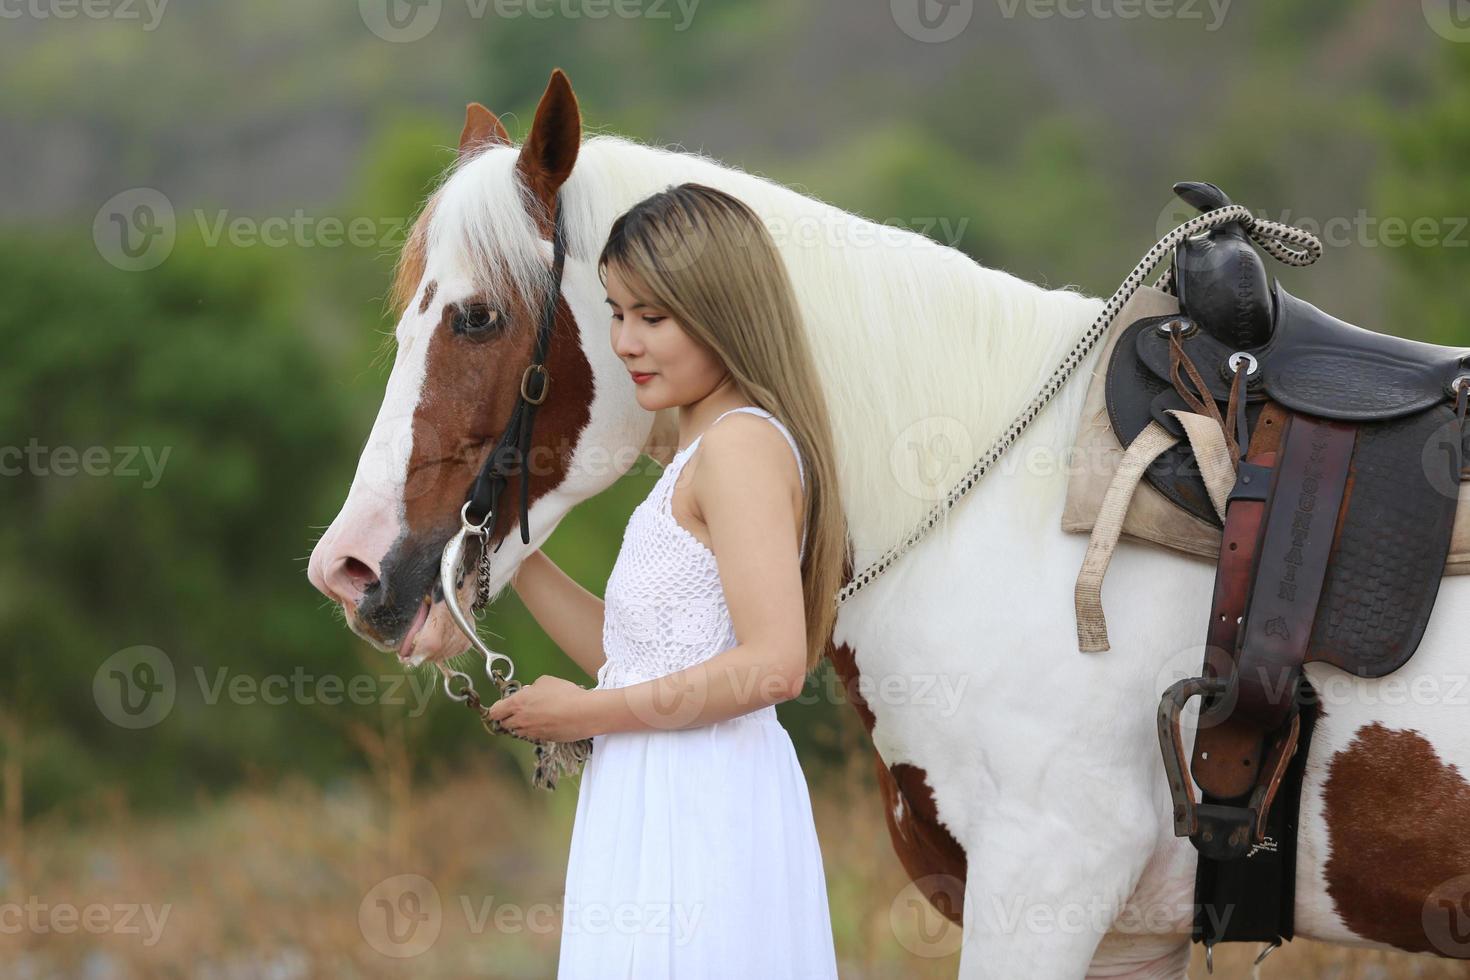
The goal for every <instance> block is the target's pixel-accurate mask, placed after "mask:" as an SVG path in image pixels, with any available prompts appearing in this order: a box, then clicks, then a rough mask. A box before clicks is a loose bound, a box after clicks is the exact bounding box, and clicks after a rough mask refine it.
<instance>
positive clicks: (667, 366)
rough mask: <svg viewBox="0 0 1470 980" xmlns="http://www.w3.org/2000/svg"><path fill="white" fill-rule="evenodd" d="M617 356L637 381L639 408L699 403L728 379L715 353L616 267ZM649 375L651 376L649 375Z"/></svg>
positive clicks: (611, 301)
mask: <svg viewBox="0 0 1470 980" xmlns="http://www.w3.org/2000/svg"><path fill="white" fill-rule="evenodd" d="M607 302H608V306H609V307H610V308H611V313H612V326H611V335H612V348H613V353H615V354H617V355H618V358H619V359H620V360H621V361H622V362H623V366H624V367H626V368H627V369H628V372H629V373H630V374H632V375H634V377H633V382H634V385H633V387H634V390H635V391H636V392H637V395H638V404H639V405H641V406H642V407H643V408H645V409H647V410H648V411H650V412H654V411H658V410H659V409H661V408H669V407H682V406H684V405H689V404H692V403H694V402H697V401H699V400H700V399H701V398H704V397H705V396H706V395H708V394H709V393H710V392H711V391H713V390H714V389H715V386H716V385H718V384H719V383H720V381H721V379H723V378H724V376H725V373H726V372H725V366H724V364H723V363H722V362H721V361H720V359H719V357H718V356H717V355H715V354H714V353H713V352H711V351H709V350H707V349H706V348H705V347H703V346H701V345H700V344H699V343H697V342H696V341H695V340H694V338H693V337H691V336H689V334H687V333H685V332H684V328H683V326H681V325H680V323H679V321H678V320H675V319H674V318H673V316H671V315H670V314H669V313H668V312H667V311H665V310H663V309H660V308H658V307H655V306H651V305H648V303H647V302H646V301H645V300H644V299H643V298H642V297H641V296H638V295H636V294H635V293H633V292H632V291H631V289H630V287H629V285H628V283H627V281H626V280H624V279H623V278H622V277H621V276H620V275H618V270H617V269H616V267H614V266H613V265H611V264H609V265H608V267H607ZM644 375H647V377H645V376H644Z"/></svg>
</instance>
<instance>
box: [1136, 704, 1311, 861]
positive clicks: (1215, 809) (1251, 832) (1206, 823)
mask: <svg viewBox="0 0 1470 980" xmlns="http://www.w3.org/2000/svg"><path fill="white" fill-rule="evenodd" d="M1229 689H1230V685H1229V683H1228V681H1226V680H1225V679H1224V678H1222V677H1189V678H1186V679H1184V680H1182V681H1179V682H1178V683H1176V684H1174V685H1173V686H1171V687H1170V688H1169V689H1168V690H1167V691H1165V692H1164V696H1163V698H1161V699H1160V701H1159V715H1158V721H1159V748H1160V749H1161V750H1162V751H1163V754H1164V773H1165V775H1167V776H1168V779H1169V795H1170V797H1171V798H1172V800H1173V804H1174V836H1175V837H1188V838H1189V840H1190V842H1191V843H1192V844H1194V846H1195V849H1196V850H1198V851H1199V853H1200V854H1201V856H1203V857H1207V858H1210V859H1212V860H1215V861H1229V860H1233V859H1235V858H1241V857H1247V856H1248V855H1250V854H1252V853H1254V851H1255V850H1256V849H1257V848H1267V849H1269V848H1270V847H1271V846H1272V845H1269V844H1267V843H1266V817H1267V815H1268V814H1269V812H1270V809H1271V803H1272V802H1273V801H1274V800H1275V797H1276V788H1277V786H1279V785H1280V784H1281V779H1282V777H1283V776H1284V775H1285V774H1286V767H1287V765H1288V764H1289V763H1290V762H1291V758H1292V756H1294V755H1295V754H1296V747H1297V739H1298V737H1299V736H1300V734H1301V712H1300V710H1294V711H1293V712H1292V715H1291V720H1290V722H1288V723H1287V725H1286V726H1285V731H1284V733H1283V734H1281V735H1279V736H1278V737H1277V738H1276V739H1275V741H1273V743H1272V745H1271V748H1270V750H1269V752H1268V758H1269V759H1271V760H1272V764H1271V765H1269V766H1263V767H1262V770H1263V772H1265V773H1269V775H1265V776H1264V778H1261V779H1258V780H1257V782H1256V785H1255V788H1254V789H1253V790H1252V791H1251V795H1250V800H1249V801H1248V802H1247V803H1246V804H1245V805H1244V806H1240V805H1227V804H1222V803H1200V802H1199V799H1198V798H1197V797H1196V796H1195V792H1194V779H1193V778H1192V777H1191V776H1190V774H1189V761H1188V759H1187V758H1186V756H1185V753H1184V734H1183V731H1182V729H1181V726H1180V722H1179V716H1180V714H1181V713H1182V712H1183V710H1184V706H1185V705H1186V704H1188V703H1189V701H1190V699H1192V698H1194V697H1197V696H1201V695H1204V696H1210V697H1221V696H1223V695H1225V694H1227V693H1228V692H1229Z"/></svg>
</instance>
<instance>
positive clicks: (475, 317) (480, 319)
mask: <svg viewBox="0 0 1470 980" xmlns="http://www.w3.org/2000/svg"><path fill="white" fill-rule="evenodd" d="M499 327H500V311H499V310H496V309H493V308H491V307H489V306H487V305H485V304H484V303H472V304H470V305H469V306H467V307H465V308H464V309H461V310H456V311H455V314H454V323H453V330H454V332H455V333H457V334H461V335H464V336H477V335H481V334H485V333H488V332H490V331H492V330H496V329H498V328H499Z"/></svg>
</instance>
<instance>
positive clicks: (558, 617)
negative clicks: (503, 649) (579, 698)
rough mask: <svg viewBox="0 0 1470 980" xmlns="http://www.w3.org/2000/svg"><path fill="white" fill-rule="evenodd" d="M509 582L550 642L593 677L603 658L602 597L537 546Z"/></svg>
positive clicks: (604, 658) (604, 657)
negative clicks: (584, 585)
mask: <svg viewBox="0 0 1470 980" xmlns="http://www.w3.org/2000/svg"><path fill="white" fill-rule="evenodd" d="M510 584H511V587H512V588H513V589H515V590H516V595H518V596H520V597H521V602H523V603H525V606H526V608H527V609H529V610H531V615H532V616H535V617H536V622H538V623H540V624H541V628H542V629H543V630H545V631H546V635H547V636H549V637H551V639H552V642H554V643H555V644H556V645H557V646H559V647H561V648H562V650H563V651H564V652H565V653H566V655H567V656H568V657H571V658H572V659H573V660H574V661H576V663H577V666H578V667H581V668H582V669H583V670H585V671H586V672H587V673H588V675H590V676H592V677H596V676H597V671H598V669H599V668H600V667H601V666H602V664H603V661H604V660H606V659H607V658H606V656H605V655H604V654H603V652H602V618H603V603H602V600H601V599H600V598H598V597H597V596H595V595H593V594H592V593H591V592H588V591H587V590H586V589H584V588H582V587H581V586H580V585H578V584H577V583H576V582H575V581H574V580H573V579H572V577H571V576H570V575H568V574H567V573H566V572H564V571H562V570H561V569H560V568H558V567H557V566H556V562H554V561H552V560H551V559H550V558H548V557H547V556H546V555H545V554H544V553H543V552H542V551H541V550H540V549H539V548H538V549H537V550H535V551H533V552H531V554H530V555H528V556H527V557H526V560H525V561H523V562H521V566H520V568H519V569H517V570H516V573H515V576H514V577H513V578H511V580H510Z"/></svg>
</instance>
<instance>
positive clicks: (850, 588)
mask: <svg viewBox="0 0 1470 980" xmlns="http://www.w3.org/2000/svg"><path fill="white" fill-rule="evenodd" d="M1236 221H1238V222H1239V223H1240V224H1241V226H1242V227H1243V228H1244V229H1245V232H1246V234H1247V235H1249V236H1250V238H1251V240H1252V241H1254V242H1256V243H1257V244H1258V245H1260V246H1261V248H1262V249H1264V250H1265V251H1266V252H1267V253H1268V254H1269V255H1271V256H1272V257H1273V258H1275V259H1277V260H1278V261H1280V262H1283V263H1285V264H1286V265H1291V266H1307V265H1311V264H1312V263H1313V262H1316V261H1317V260H1318V259H1319V258H1321V257H1322V243H1321V242H1320V241H1319V240H1318V239H1317V237H1316V236H1315V235H1312V234H1311V233H1309V232H1305V231H1302V230H1301V229H1300V228H1294V227H1292V226H1291V225H1286V224H1282V223H1281V222H1279V221H1270V220H1267V219H1265V218H1257V217H1255V216H1254V215H1252V214H1251V213H1250V210H1249V209H1248V208H1246V207H1245V206H1244V205H1241V204H1229V205H1226V206H1225V207H1222V208H1217V209H1216V210H1214V211H1207V212H1205V213H1204V214H1200V215H1196V216H1195V217H1193V218H1190V219H1189V220H1188V221H1186V222H1184V223H1183V224H1182V225H1180V226H1179V227H1177V228H1175V229H1174V230H1173V231H1171V232H1169V233H1168V234H1167V235H1165V236H1164V237H1163V238H1160V239H1159V240H1158V241H1157V242H1155V243H1154V246H1153V247H1152V248H1150V249H1149V250H1148V251H1147V252H1146V253H1144V256H1143V258H1142V259H1140V260H1139V262H1138V264H1137V265H1136V266H1134V267H1133V271H1132V272H1130V273H1128V278H1126V279H1124V280H1123V284H1122V285H1121V286H1119V287H1118V289H1117V291H1116V292H1115V293H1113V295H1112V296H1111V297H1110V298H1109V299H1108V301H1107V303H1105V304H1104V305H1103V308H1102V312H1101V313H1099V314H1098V316H1097V319H1096V320H1094V321H1093V322H1092V326H1090V327H1088V328H1087V332H1086V333H1084V334H1083V335H1082V336H1081V337H1080V338H1079V339H1078V341H1077V343H1076V344H1075V345H1074V346H1073V347H1072V349H1071V350H1070V351H1068V352H1067V355H1066V356H1065V357H1064V358H1062V362H1061V363H1060V364H1059V365H1057V368H1056V370H1055V371H1053V372H1052V374H1051V376H1050V377H1049V378H1048V379H1047V380H1046V383H1045V384H1043V385H1042V386H1041V390H1040V391H1039V392H1037V394H1036V397H1034V398H1032V399H1031V401H1030V402H1029V403H1027V405H1026V407H1025V408H1024V409H1022V411H1021V414H1020V415H1019V416H1018V417H1017V418H1016V420H1015V421H1014V422H1012V423H1011V424H1010V426H1008V427H1007V428H1006V430H1005V431H1004V432H1002V433H1001V435H1000V437H999V438H998V439H996V440H995V442H994V443H993V444H992V445H991V447H990V448H989V449H988V450H986V452H985V454H984V455H983V456H981V457H980V458H979V459H978V460H976V462H975V465H973V466H971V467H970V469H969V471H968V472H967V473H966V474H965V475H964V476H963V477H962V478H961V479H960V481H959V483H957V484H956V485H955V487H954V488H953V489H952V490H950V491H949V493H948V494H946V495H945V497H944V499H943V500H941V501H940V502H939V503H938V504H936V505H935V506H934V508H933V509H932V510H930V512H929V513H928V514H927V515H926V516H925V517H924V519H923V520H921V521H920V522H919V524H918V526H917V527H915V528H914V530H913V531H911V532H909V534H908V536H907V537H905V538H904V539H903V541H901V542H900V543H899V544H898V545H896V546H894V547H893V548H891V549H889V550H888V551H887V552H885V553H884V554H883V556H882V557H880V558H878V559H877V560H876V561H874V562H872V563H871V564H869V565H867V566H866V567H865V568H863V570H862V571H861V572H859V573H858V574H856V575H854V576H853V578H852V580H851V581H850V582H848V584H847V585H845V586H843V587H842V588H841V589H839V590H838V592H837V595H836V598H835V604H836V605H838V606H841V605H842V604H843V603H844V602H846V601H847V600H849V599H851V598H852V597H853V596H855V595H857V594H858V592H860V591H861V590H862V589H863V588H865V587H866V586H867V585H869V584H870V583H871V582H872V581H873V580H874V579H876V578H877V577H878V576H879V575H882V574H883V573H884V572H885V571H887V570H888V567H889V566H890V565H892V564H893V563H894V562H896V561H898V560H899V559H900V558H902V557H903V556H904V555H905V554H907V553H908V552H909V551H910V550H911V549H912V548H913V547H914V546H915V545H916V544H918V543H919V541H920V540H922V539H923V537H924V536H925V535H926V534H928V533H929V531H931V530H932V529H933V528H934V526H935V525H936V524H938V523H939V521H940V519H941V518H942V517H943V516H944V514H945V512H946V511H948V510H950V509H952V508H953V507H954V505H955V504H957V503H959V501H960V499H961V498H962V497H964V496H965V494H967V493H969V492H970V491H971V490H972V489H974V487H975V484H977V483H979V482H980V480H981V478H982V477H984V476H985V475H986V474H987V473H988V472H989V471H990V468H991V467H992V466H994V465H995V464H996V462H997V461H998V460H999V459H1000V458H1001V457H1002V456H1003V455H1005V453H1006V450H1008V449H1010V448H1011V446H1012V445H1014V444H1015V442H1016V440H1017V439H1019V438H1020V436H1021V433H1023V432H1025V431H1026V428H1027V427H1028V426H1029V425H1030V424H1031V423H1032V422H1033V421H1034V420H1035V419H1036V417H1037V416H1038V415H1040V414H1041V410H1042V409H1043V408H1045V407H1046V405H1047V403H1048V402H1050V401H1051V400H1052V398H1053V397H1054V396H1055V395H1056V393H1057V392H1058V391H1060V390H1061V389H1062V387H1063V386H1064V385H1065V384H1066V383H1067V382H1068V381H1069V380H1070V379H1071V377H1072V375H1073V374H1074V373H1076V371H1077V368H1078V367H1080V366H1081V364H1082V361H1083V360H1085V359H1086V357H1087V355H1088V354H1089V353H1091V351H1092V349H1093V347H1095V346H1096V345H1097V342H1098V341H1099V340H1101V339H1102V337H1103V335H1104V334H1105V333H1107V329H1108V327H1109V326H1111V325H1112V323H1113V320H1114V319H1115V318H1116V317H1117V315H1118V314H1119V312H1121V311H1122V309H1123V306H1124V305H1125V304H1126V303H1127V302H1128V301H1129V300H1130V299H1132V298H1133V294H1134V293H1136V292H1138V288H1139V286H1141V285H1142V284H1143V281H1144V280H1145V279H1146V278H1148V274H1149V273H1150V272H1152V271H1153V270H1154V269H1155V268H1156V267H1157V266H1158V264H1159V263H1160V262H1162V261H1163V260H1164V257H1165V256H1167V255H1168V254H1170V253H1171V252H1172V251H1173V250H1174V247H1175V246H1176V245H1178V244H1179V243H1180V242H1182V241H1184V240H1185V239H1186V238H1190V237H1193V236H1195V235H1200V234H1204V233H1206V232H1209V231H1211V230H1212V229H1214V228H1218V227H1219V226H1221V225H1225V224H1229V223H1231V222H1236ZM1170 272H1172V267H1171V270H1170ZM1170 272H1165V273H1164V275H1163V276H1161V277H1160V278H1159V280H1158V284H1157V288H1159V289H1162V290H1163V291H1164V292H1168V293H1172V292H1173V289H1172V281H1170V279H1169V277H1170Z"/></svg>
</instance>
